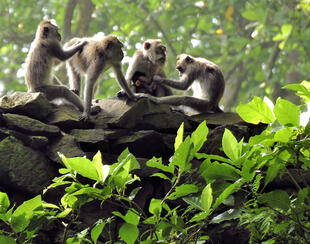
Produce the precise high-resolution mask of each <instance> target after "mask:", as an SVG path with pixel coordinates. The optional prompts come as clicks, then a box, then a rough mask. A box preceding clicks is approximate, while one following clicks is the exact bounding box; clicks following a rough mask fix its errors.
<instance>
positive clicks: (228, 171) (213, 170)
mask: <svg viewBox="0 0 310 244" xmlns="http://www.w3.org/2000/svg"><path fill="white" fill-rule="evenodd" d="M203 164H204V167H205V169H204V170H203V171H202V172H201V176H202V177H204V179H205V180H206V181H209V180H216V179H220V180H233V181H236V180H237V179H239V178H240V171H239V170H237V169H236V168H235V167H233V166H231V165H228V164H220V163H218V162H216V161H215V162H212V163H211V162H210V161H207V162H206V163H205V162H204V163H203Z"/></svg>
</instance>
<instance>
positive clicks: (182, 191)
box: [168, 184, 198, 200]
mask: <svg viewBox="0 0 310 244" xmlns="http://www.w3.org/2000/svg"><path fill="white" fill-rule="evenodd" d="M196 192H198V187H197V186H195V185H193V184H183V185H180V186H177V187H176V188H175V191H174V192H173V193H172V194H171V195H170V196H169V197H168V199H170V200H175V199H177V198H180V197H183V196H186V195H189V194H191V193H196Z"/></svg>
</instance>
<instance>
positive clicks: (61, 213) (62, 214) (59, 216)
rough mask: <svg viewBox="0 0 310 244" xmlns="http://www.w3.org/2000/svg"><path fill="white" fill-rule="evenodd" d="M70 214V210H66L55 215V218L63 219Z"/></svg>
mask: <svg viewBox="0 0 310 244" xmlns="http://www.w3.org/2000/svg"><path fill="white" fill-rule="evenodd" d="M71 212H72V208H66V209H65V210H64V211H62V212H60V213H59V214H57V215H56V218H65V217H67V216H68V214H69V213H71Z"/></svg>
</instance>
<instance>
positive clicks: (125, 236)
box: [118, 223, 139, 244]
mask: <svg viewBox="0 0 310 244" xmlns="http://www.w3.org/2000/svg"><path fill="white" fill-rule="evenodd" d="M118 235H119V237H120V239H121V240H123V241H124V242H126V243H127V244H134V243H135V242H136V240H137V238H138V236H139V229H138V228H137V226H135V225H133V224H128V223H124V224H123V225H122V226H121V228H120V229H119V232H118Z"/></svg>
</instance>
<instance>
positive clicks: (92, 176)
mask: <svg viewBox="0 0 310 244" xmlns="http://www.w3.org/2000/svg"><path fill="white" fill-rule="evenodd" d="M308 87H309V83H307V82H304V83H302V84H293V85H289V86H287V87H286V88H288V89H291V90H294V91H297V93H298V95H299V96H301V97H303V98H304V99H305V100H306V101H308V100H309V99H310V89H309V88H308ZM268 104H269V106H268V105H267V103H265V102H264V101H263V100H261V99H260V98H258V97H255V98H254V99H253V100H252V101H251V102H250V103H249V104H246V105H243V104H240V105H239V106H238V108H237V111H238V112H239V115H240V116H241V117H242V118H243V119H244V120H246V121H248V122H252V123H259V122H263V123H268V124H269V126H268V127H267V128H266V130H265V131H263V132H262V133H261V134H260V135H257V136H254V137H251V138H250V139H249V141H248V142H247V143H245V142H244V141H243V139H241V140H240V141H239V142H238V141H237V140H236V138H235V137H234V135H233V134H232V133H231V132H230V131H229V130H227V129H226V130H225V132H224V134H223V138H222V149H223V151H224V153H225V155H226V156H227V157H222V156H218V155H209V154H205V153H203V152H200V153H198V151H199V150H200V149H201V147H202V145H203V144H204V142H205V141H206V139H207V135H208V128H207V126H206V123H205V122H203V123H201V124H200V125H199V126H198V128H197V129H196V130H195V131H194V132H193V133H192V134H191V135H190V136H187V137H186V138H184V136H183V133H184V131H183V130H184V129H183V124H182V125H181V127H180V128H179V130H178V133H177V136H176V139H175V144H174V148H175V152H174V155H173V156H172V157H171V158H170V160H169V163H168V164H163V162H162V159H161V158H155V157H153V158H152V159H150V160H149V161H147V162H146V165H147V166H148V167H153V168H157V169H158V170H159V171H158V172H157V173H154V174H153V175H152V177H159V178H161V179H164V180H167V181H168V182H169V183H170V184H169V185H170V189H169V190H168V191H167V193H166V194H165V195H164V196H162V197H161V198H152V199H151V201H150V202H149V203H148V208H147V210H148V211H147V212H145V211H143V209H141V208H140V207H139V206H138V205H137V204H136V203H135V202H134V201H133V199H134V197H135V196H136V194H137V193H138V192H139V190H140V189H141V187H138V188H134V189H132V190H131V191H130V192H128V191H126V189H127V188H128V187H129V186H130V185H131V184H132V183H133V182H135V181H139V180H140V179H139V177H138V176H137V175H135V174H134V173H133V170H135V169H139V168H140V165H139V163H138V162H137V160H136V158H135V157H134V155H132V154H130V153H129V151H128V150H127V149H126V150H125V151H124V152H123V153H122V154H121V155H120V156H119V158H118V162H116V163H114V164H111V165H107V164H105V165H103V163H102V159H101V154H100V152H98V153H97V154H96V155H95V156H94V157H93V159H92V161H90V160H88V159H86V158H80V157H78V158H66V157H64V156H63V155H61V157H62V160H63V163H64V165H65V166H66V168H63V169H60V170H59V172H60V174H61V176H59V177H58V178H55V179H54V183H52V184H51V185H50V186H49V187H48V188H47V189H46V190H45V192H46V191H49V190H50V189H52V188H59V187H61V186H65V189H64V192H63V196H62V197H61V200H60V203H59V204H58V205H55V204H49V203H46V202H44V201H42V198H41V196H40V195H39V196H36V197H34V198H32V199H30V200H28V201H26V202H24V203H23V204H21V205H20V206H18V207H17V208H15V206H12V205H11V203H10V201H9V199H8V196H7V194H6V193H0V219H1V220H2V221H3V222H4V223H5V224H6V227H5V228H4V229H3V230H0V242H1V241H2V242H6V243H15V240H17V241H18V243H20V242H28V241H31V240H32V239H33V238H34V237H35V233H37V232H38V230H40V229H41V228H42V226H43V224H44V223H46V222H50V221H55V220H60V222H61V224H62V225H63V229H64V233H63V241H64V242H66V243H82V242H83V241H84V242H89V243H92V242H94V243H96V242H97V240H98V238H99V237H100V235H101V234H102V233H104V234H103V235H102V236H101V238H103V239H102V240H103V241H105V242H106V243H109V242H110V243H112V242H113V243H116V242H115V241H112V240H113V238H116V237H115V236H114V237H113V233H112V232H110V230H111V228H109V225H111V224H113V223H114V222H115V221H117V222H119V221H120V220H121V221H122V222H123V223H122V225H121V226H119V229H118V237H117V239H118V240H119V241H121V240H122V241H123V242H125V243H128V244H131V243H132V244H133V243H135V242H136V241H138V243H172V242H176V243H205V242H206V241H207V240H209V239H210V235H209V232H210V226H211V225H214V224H216V225H217V233H220V232H221V229H222V228H230V226H232V224H233V223H234V220H238V221H239V225H243V226H245V227H246V229H248V230H249V243H268V244H271V243H308V240H309V239H310V219H309V218H310V202H309V201H310V188H309V185H308V183H307V180H306V179H302V177H303V176H302V175H303V172H305V171H306V170H309V169H310V160H309V156H310V140H309V136H310V123H309V122H308V124H307V125H305V126H302V125H300V115H301V112H300V106H296V105H294V104H293V103H291V102H289V101H287V100H285V99H281V98H280V99H278V100H277V102H276V104H275V105H273V104H272V103H271V102H270V101H269V102H268ZM302 106H304V105H302ZM194 158H197V159H203V162H202V163H201V165H200V166H199V167H198V168H195V167H192V160H193V159H194ZM292 169H294V170H297V174H293V173H292V171H291V170H292ZM79 175H81V176H83V177H86V178H88V179H89V180H92V181H93V182H94V184H93V185H89V184H85V183H83V182H82V181H80V180H79V177H78V176H79ZM285 175H287V176H288V177H289V178H290V179H291V182H292V186H291V187H289V189H288V190H287V191H286V190H284V189H273V190H269V191H267V190H266V189H267V188H266V187H268V185H270V184H271V183H272V182H273V181H274V180H276V179H278V178H279V177H280V178H281V177H284V176H285ZM300 178H301V179H302V180H300ZM240 196H243V197H242V198H240ZM238 199H239V200H238ZM240 199H241V200H240ZM98 200H99V201H100V207H101V208H104V206H105V204H106V203H107V202H110V203H112V204H115V206H118V207H119V209H120V211H113V212H111V213H110V215H109V216H107V217H106V218H99V219H98V220H97V221H96V222H95V223H93V224H92V225H91V226H88V227H87V228H86V229H83V230H78V231H77V233H73V234H70V235H69V234H68V232H67V230H68V229H69V228H71V227H73V226H75V227H76V228H77V227H78V226H79V225H78V223H79V222H78V221H79V215H80V214H81V208H82V206H83V205H85V204H86V203H88V202H92V201H98ZM181 200H182V201H181ZM223 223H225V225H222V224H223ZM73 229H74V228H73ZM77 229H78V228H77ZM211 240H212V239H211ZM119 243H121V242H119Z"/></svg>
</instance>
